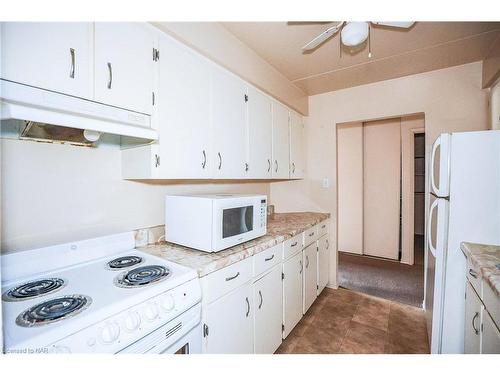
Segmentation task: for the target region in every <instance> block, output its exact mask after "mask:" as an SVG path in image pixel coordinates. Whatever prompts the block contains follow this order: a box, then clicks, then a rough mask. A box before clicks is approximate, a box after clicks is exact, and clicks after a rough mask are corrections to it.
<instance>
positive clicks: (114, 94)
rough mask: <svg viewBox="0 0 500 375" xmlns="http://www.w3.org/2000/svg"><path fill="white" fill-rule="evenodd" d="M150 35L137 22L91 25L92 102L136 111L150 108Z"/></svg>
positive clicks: (151, 35)
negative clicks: (93, 37) (93, 45)
mask: <svg viewBox="0 0 500 375" xmlns="http://www.w3.org/2000/svg"><path fill="white" fill-rule="evenodd" d="M153 48H154V35H153V34H152V32H151V31H150V30H148V29H147V27H146V26H145V25H143V24H140V23H128V22H116V23H115V22H105V23H102V22H96V23H95V60H94V62H95V66H94V69H95V100H96V101H98V102H101V103H106V104H110V105H113V106H116V107H121V108H125V109H129V110H132V111H136V112H141V113H146V114H151V112H152V108H153V79H154V66H155V62H154V61H153Z"/></svg>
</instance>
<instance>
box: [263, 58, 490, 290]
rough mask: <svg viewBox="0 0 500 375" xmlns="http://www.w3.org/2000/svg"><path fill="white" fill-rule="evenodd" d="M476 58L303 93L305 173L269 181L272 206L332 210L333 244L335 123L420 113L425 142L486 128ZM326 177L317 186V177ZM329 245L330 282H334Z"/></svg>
mask: <svg viewBox="0 0 500 375" xmlns="http://www.w3.org/2000/svg"><path fill="white" fill-rule="evenodd" d="M481 73H482V65H481V63H480V62H477V63H472V64H466V65H462V66H458V67H453V68H447V69H442V70H436V71H432V72H428V73H422V74H416V75H412V76H407V77H402V78H397V79H393V80H387V81H382V82H377V83H373V84H369V85H363V86H358V87H352V88H349V89H345V90H338V91H333V92H328V93H324V94H320V95H315V96H311V97H310V98H309V117H308V118H307V119H306V130H305V134H306V137H307V145H308V147H307V150H308V153H307V178H306V179H305V180H303V181H294V182H286V183H275V184H272V185H271V202H272V203H274V204H275V205H276V210H277V211H278V212H280V211H296V210H315V211H325V212H330V213H331V214H332V218H333V220H331V223H332V224H331V225H332V227H331V228H330V229H331V233H334V235H332V241H333V242H334V243H335V242H336V239H335V237H336V236H335V233H336V220H335V213H336V211H337V207H336V195H337V188H336V183H335V180H336V174H337V172H336V146H335V145H336V140H335V133H336V132H335V126H336V124H337V123H343V122H352V121H366V120H373V119H380V118H388V117H397V116H401V115H407V114H413V113H424V115H425V126H426V146H427V151H428V152H429V151H430V145H431V144H432V142H433V141H434V140H435V139H436V137H437V136H438V135H439V134H440V133H443V132H450V131H468V130H482V129H487V128H488V111H487V104H488V92H487V91H485V90H482V89H481ZM325 177H326V178H328V179H329V180H330V187H329V188H322V187H321V182H322V179H323V178H325ZM336 264H337V254H336V248H335V247H332V253H331V267H330V270H331V272H330V285H333V286H336V272H335V271H336Z"/></svg>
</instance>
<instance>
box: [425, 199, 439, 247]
mask: <svg viewBox="0 0 500 375" xmlns="http://www.w3.org/2000/svg"><path fill="white" fill-rule="evenodd" d="M438 204H439V198H438V199H436V200H435V201H434V202H432V205H431V208H430V210H429V225H428V226H427V238H428V239H429V249H430V250H431V253H432V255H433V256H434V257H436V248H435V247H434V246H433V244H432V213H433V212H434V210H435V209H436V208H437V206H438ZM436 240H437V237H436Z"/></svg>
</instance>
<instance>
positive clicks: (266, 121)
mask: <svg viewBox="0 0 500 375" xmlns="http://www.w3.org/2000/svg"><path fill="white" fill-rule="evenodd" d="M248 143H249V146H250V147H249V148H248V167H249V170H248V177H249V178H271V177H272V164H273V161H272V158H273V156H272V109H271V99H269V97H267V96H266V95H264V94H263V93H261V92H259V91H257V90H256V89H254V88H253V87H249V88H248Z"/></svg>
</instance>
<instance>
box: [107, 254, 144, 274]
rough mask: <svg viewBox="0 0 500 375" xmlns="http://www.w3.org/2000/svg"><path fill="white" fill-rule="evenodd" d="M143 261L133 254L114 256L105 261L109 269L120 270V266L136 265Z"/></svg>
mask: <svg viewBox="0 0 500 375" xmlns="http://www.w3.org/2000/svg"><path fill="white" fill-rule="evenodd" d="M143 261H144V259H143V258H141V257H138V256H135V255H127V256H124V257H120V258H116V259H113V260H111V261H109V262H108V263H107V266H108V268H109V269H110V270H114V271H117V270H121V269H122V268H127V267H132V266H136V265H138V264H140V263H142V262H143Z"/></svg>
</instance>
